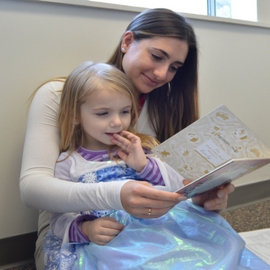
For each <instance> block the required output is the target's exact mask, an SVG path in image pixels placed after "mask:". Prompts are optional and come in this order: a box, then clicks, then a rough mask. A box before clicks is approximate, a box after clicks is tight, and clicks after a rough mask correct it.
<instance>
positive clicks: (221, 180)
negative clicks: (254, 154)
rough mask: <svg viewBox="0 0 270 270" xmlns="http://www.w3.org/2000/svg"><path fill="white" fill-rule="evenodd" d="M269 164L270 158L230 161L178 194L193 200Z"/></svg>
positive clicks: (180, 190) (182, 189)
mask: <svg viewBox="0 0 270 270" xmlns="http://www.w3.org/2000/svg"><path fill="white" fill-rule="evenodd" d="M269 162H270V158H265V159H238V160H230V161H229V162H227V163H225V164H224V165H223V166H220V167H219V168H217V169H215V170H214V171H212V172H210V173H208V174H206V175H204V176H202V177H200V178H199V179H197V180H195V181H193V182H191V183H190V184H189V185H187V186H185V187H183V188H181V189H179V190H177V191H176V192H178V193H180V194H183V195H185V196H186V197H187V198H192V197H194V196H196V195H199V194H202V193H204V192H207V191H210V190H212V189H214V188H217V187H220V186H222V185H225V184H227V183H229V182H231V181H233V180H235V179H237V178H239V177H241V176H242V175H245V174H247V173H250V172H252V171H254V170H257V169H258V168H259V167H261V166H263V165H265V164H267V163H269Z"/></svg>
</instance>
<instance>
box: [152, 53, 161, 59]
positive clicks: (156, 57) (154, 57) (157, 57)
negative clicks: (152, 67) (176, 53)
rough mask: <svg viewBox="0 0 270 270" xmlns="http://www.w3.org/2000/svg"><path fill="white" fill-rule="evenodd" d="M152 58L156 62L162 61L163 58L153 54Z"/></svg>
mask: <svg viewBox="0 0 270 270" xmlns="http://www.w3.org/2000/svg"><path fill="white" fill-rule="evenodd" d="M152 57H153V59H154V60H157V61H160V60H162V58H161V57H160V56H158V55H156V54H153V53H152Z"/></svg>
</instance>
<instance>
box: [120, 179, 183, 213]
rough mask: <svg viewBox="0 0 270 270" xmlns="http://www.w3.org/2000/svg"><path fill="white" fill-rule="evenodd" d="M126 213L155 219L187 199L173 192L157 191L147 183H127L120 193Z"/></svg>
mask: <svg viewBox="0 0 270 270" xmlns="http://www.w3.org/2000/svg"><path fill="white" fill-rule="evenodd" d="M120 198H121V202H122V205H123V207H124V209H125V211H126V212H128V213H129V214H131V215H133V216H135V217H137V218H157V217H160V216H162V215H164V214H166V213H167V212H168V211H169V210H170V209H172V208H173V207H174V206H175V205H176V204H177V203H179V202H180V201H184V200H186V199H187V198H186V197H185V196H183V195H180V194H178V193H175V192H168V191H163V190H158V189H156V188H154V187H152V186H151V185H150V184H149V183H147V182H142V181H128V182H126V183H125V184H124V185H123V187H122V189H121V192H120Z"/></svg>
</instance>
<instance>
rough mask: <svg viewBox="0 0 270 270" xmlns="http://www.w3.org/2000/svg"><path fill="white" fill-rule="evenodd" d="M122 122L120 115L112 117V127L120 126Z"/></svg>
mask: <svg viewBox="0 0 270 270" xmlns="http://www.w3.org/2000/svg"><path fill="white" fill-rule="evenodd" d="M121 124H122V122H121V119H120V117H119V115H115V116H114V117H113V118H112V121H111V127H118V126H121Z"/></svg>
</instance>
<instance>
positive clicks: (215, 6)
mask: <svg viewBox="0 0 270 270" xmlns="http://www.w3.org/2000/svg"><path fill="white" fill-rule="evenodd" d="M208 6H209V9H210V10H209V13H210V14H209V15H212V16H217V17H225V18H233V19H238V20H246V21H257V0H210V1H209V0H208Z"/></svg>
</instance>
